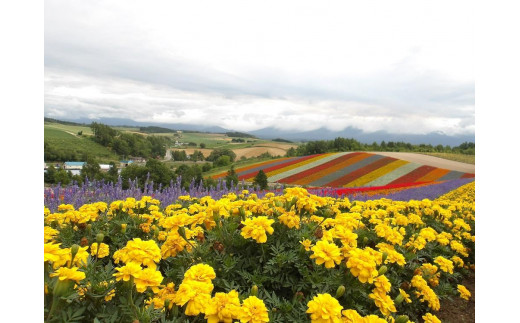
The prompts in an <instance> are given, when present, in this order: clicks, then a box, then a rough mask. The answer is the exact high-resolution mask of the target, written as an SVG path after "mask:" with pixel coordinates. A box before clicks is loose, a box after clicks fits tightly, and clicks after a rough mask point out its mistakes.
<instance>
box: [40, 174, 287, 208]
mask: <svg viewBox="0 0 520 323" xmlns="http://www.w3.org/2000/svg"><path fill="white" fill-rule="evenodd" d="M122 184H123V183H122V181H121V178H119V180H118V182H117V183H112V182H108V183H107V182H104V181H96V180H93V181H89V180H88V179H86V180H85V182H84V183H83V185H81V186H80V185H78V184H77V183H73V184H71V185H68V186H61V185H59V184H58V185H55V186H52V187H48V188H45V189H44V205H45V206H46V207H47V208H49V210H50V211H51V212H55V211H56V210H57V209H58V206H59V205H60V204H72V205H73V206H74V207H75V208H79V207H80V206H82V205H84V204H88V203H94V202H106V203H110V202H112V201H115V200H124V199H126V198H128V197H133V198H135V199H137V200H138V199H141V197H143V196H152V197H153V198H155V199H158V200H159V201H161V204H162V205H169V204H173V203H175V202H176V201H177V199H178V197H179V196H182V195H190V196H191V197H197V198H200V197H203V196H211V197H212V198H213V199H220V198H222V196H223V195H225V194H228V193H235V194H237V195H238V194H240V193H241V192H242V190H248V191H249V193H254V194H256V195H257V196H258V197H259V198H262V197H264V195H265V194H266V193H267V192H268V191H264V190H260V189H259V188H258V187H255V186H251V185H247V184H246V183H245V182H242V183H241V184H239V185H233V184H232V185H231V187H230V188H228V187H227V186H226V184H225V182H224V181H222V180H220V181H219V182H218V183H217V185H216V186H214V187H211V188H204V187H203V185H202V183H200V184H199V185H197V183H195V182H194V181H193V182H191V184H190V186H189V188H188V189H185V188H183V187H182V186H181V178H180V177H179V178H177V180H176V181H175V182H174V181H171V182H170V185H169V186H167V187H162V186H159V187H158V188H155V189H154V184H153V182H151V181H147V182H146V183H145V185H144V187H139V185H138V184H137V181H130V182H129V188H128V189H123V185H122ZM280 191H283V186H282V188H281V190H280Z"/></svg>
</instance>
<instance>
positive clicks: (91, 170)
mask: <svg viewBox="0 0 520 323" xmlns="http://www.w3.org/2000/svg"><path fill="white" fill-rule="evenodd" d="M100 173H101V167H100V166H99V164H98V162H97V161H96V159H95V158H94V157H88V158H87V161H86V162H85V165H83V168H82V169H81V177H83V178H85V177H88V178H89V179H90V180H92V179H95V178H96V177H98V176H99V174H100Z"/></svg>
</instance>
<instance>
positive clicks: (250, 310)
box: [239, 296, 269, 323]
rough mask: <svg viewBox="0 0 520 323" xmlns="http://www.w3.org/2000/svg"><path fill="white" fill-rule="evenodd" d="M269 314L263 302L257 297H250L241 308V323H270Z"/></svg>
mask: <svg viewBox="0 0 520 323" xmlns="http://www.w3.org/2000/svg"><path fill="white" fill-rule="evenodd" d="M267 312H268V310H267V307H265V304H264V301H263V300H261V299H259V298H257V297H256V296H249V297H248V298H246V299H245V300H244V302H243V303H242V306H241V307H240V313H239V316H240V322H251V323H262V322H269V314H268V313H267Z"/></svg>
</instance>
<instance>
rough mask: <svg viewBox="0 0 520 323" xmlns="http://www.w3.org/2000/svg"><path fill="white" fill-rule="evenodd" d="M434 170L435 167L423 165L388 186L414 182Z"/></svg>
mask: <svg viewBox="0 0 520 323" xmlns="http://www.w3.org/2000/svg"><path fill="white" fill-rule="evenodd" d="M434 169H435V167H433V166H426V165H424V166H421V167H419V168H416V169H414V170H413V171H411V172H409V173H408V174H406V175H404V176H401V177H399V178H398V179H396V180H394V181H392V182H390V183H388V184H390V185H392V184H401V183H410V182H415V181H417V180H418V179H419V178H421V177H423V176H424V175H426V174H428V173H429V172H431V171H432V170H434Z"/></svg>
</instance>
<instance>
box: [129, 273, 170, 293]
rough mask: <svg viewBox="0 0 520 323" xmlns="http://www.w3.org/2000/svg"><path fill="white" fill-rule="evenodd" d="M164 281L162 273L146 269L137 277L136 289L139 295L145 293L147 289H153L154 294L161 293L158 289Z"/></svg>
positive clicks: (135, 279)
mask: <svg viewBox="0 0 520 323" xmlns="http://www.w3.org/2000/svg"><path fill="white" fill-rule="evenodd" d="M162 280H163V276H162V274H161V272H160V271H158V270H155V269H152V268H145V269H143V270H141V271H139V272H137V273H136V275H135V278H134V283H135V289H136V290H137V291H138V292H139V293H144V291H145V290H146V288H148V287H151V288H152V290H153V291H154V293H156V292H158V291H159V288H158V287H159V286H160V285H161V282H162Z"/></svg>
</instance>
